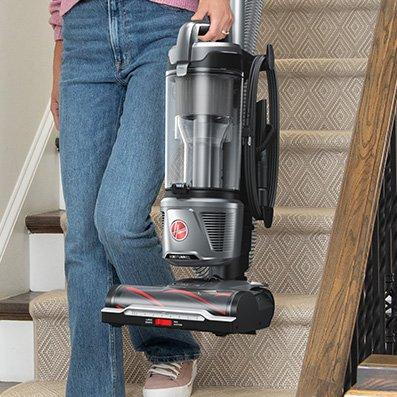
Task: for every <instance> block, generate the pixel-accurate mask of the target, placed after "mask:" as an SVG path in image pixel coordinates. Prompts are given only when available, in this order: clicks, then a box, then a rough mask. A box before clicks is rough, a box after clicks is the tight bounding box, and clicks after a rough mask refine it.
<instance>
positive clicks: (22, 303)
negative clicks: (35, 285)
mask: <svg viewBox="0 0 397 397" xmlns="http://www.w3.org/2000/svg"><path fill="white" fill-rule="evenodd" d="M41 294H43V292H32V291H30V292H25V293H23V294H19V295H16V296H11V297H8V298H4V299H1V300H0V320H26V321H31V320H32V317H31V316H30V313H29V304H30V302H31V301H32V300H33V299H35V298H37V297H38V296H40V295H41Z"/></svg>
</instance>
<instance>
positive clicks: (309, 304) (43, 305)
mask: <svg viewBox="0 0 397 397" xmlns="http://www.w3.org/2000/svg"><path fill="white" fill-rule="evenodd" d="M274 297H275V301H276V313H275V316H274V320H273V324H274V325H280V324H284V323H286V322H287V323H290V322H292V323H294V324H299V325H304V326H306V325H307V326H308V325H310V322H311V318H312V315H313V311H314V307H315V304H316V295H298V294H275V295H274ZM30 314H31V316H32V317H33V318H34V319H38V318H40V319H43V318H50V317H56V318H57V319H61V318H67V316H68V308H67V297H66V291H65V290H54V291H50V292H46V293H44V294H41V295H39V296H38V297H37V298H36V299H34V300H33V301H32V302H31V304H30Z"/></svg>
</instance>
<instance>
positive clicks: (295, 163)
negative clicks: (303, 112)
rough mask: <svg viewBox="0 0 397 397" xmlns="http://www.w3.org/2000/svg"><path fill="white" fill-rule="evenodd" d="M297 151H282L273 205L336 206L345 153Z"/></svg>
mask: <svg viewBox="0 0 397 397" xmlns="http://www.w3.org/2000/svg"><path fill="white" fill-rule="evenodd" d="M300 149H303V148H297V149H295V148H291V149H287V150H281V154H280V169H279V179H278V187H277V198H276V206H278V207H336V205H337V203H338V197H339V191H340V187H341V185H342V179H343V171H344V168H345V162H346V158H347V151H344V152H333V151H329V150H326V149H325V148H322V149H311V150H309V151H304V150H300ZM346 149H347V148H346Z"/></svg>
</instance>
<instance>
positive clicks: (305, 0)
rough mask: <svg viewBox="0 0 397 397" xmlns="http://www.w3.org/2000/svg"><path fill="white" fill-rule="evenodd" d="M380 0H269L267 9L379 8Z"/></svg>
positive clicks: (266, 5)
mask: <svg viewBox="0 0 397 397" xmlns="http://www.w3.org/2000/svg"><path fill="white" fill-rule="evenodd" d="M379 6H380V0H298V1H297V0H268V2H267V3H266V4H265V7H264V9H265V10H286V11H287V10H288V11H291V9H292V10H301V9H314V8H316V9H320V10H323V9H324V8H326V9H339V10H343V9H355V10H357V9H364V8H365V9H377V8H379Z"/></svg>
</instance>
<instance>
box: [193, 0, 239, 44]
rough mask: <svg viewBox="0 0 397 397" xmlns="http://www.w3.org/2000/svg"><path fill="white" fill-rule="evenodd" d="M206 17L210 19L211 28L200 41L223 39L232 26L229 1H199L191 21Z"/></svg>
mask: <svg viewBox="0 0 397 397" xmlns="http://www.w3.org/2000/svg"><path fill="white" fill-rule="evenodd" d="M206 16H208V17H209V18H210V22H211V27H210V30H209V31H208V33H206V34H205V35H204V36H201V37H200V40H202V41H216V40H221V39H224V38H225V37H226V36H227V35H228V33H229V31H230V29H231V27H232V25H233V13H232V10H231V8H230V1H229V0H200V3H199V6H198V8H197V11H196V13H195V14H194V15H193V17H192V21H201V20H203V19H204V18H205V17H206Z"/></svg>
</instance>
